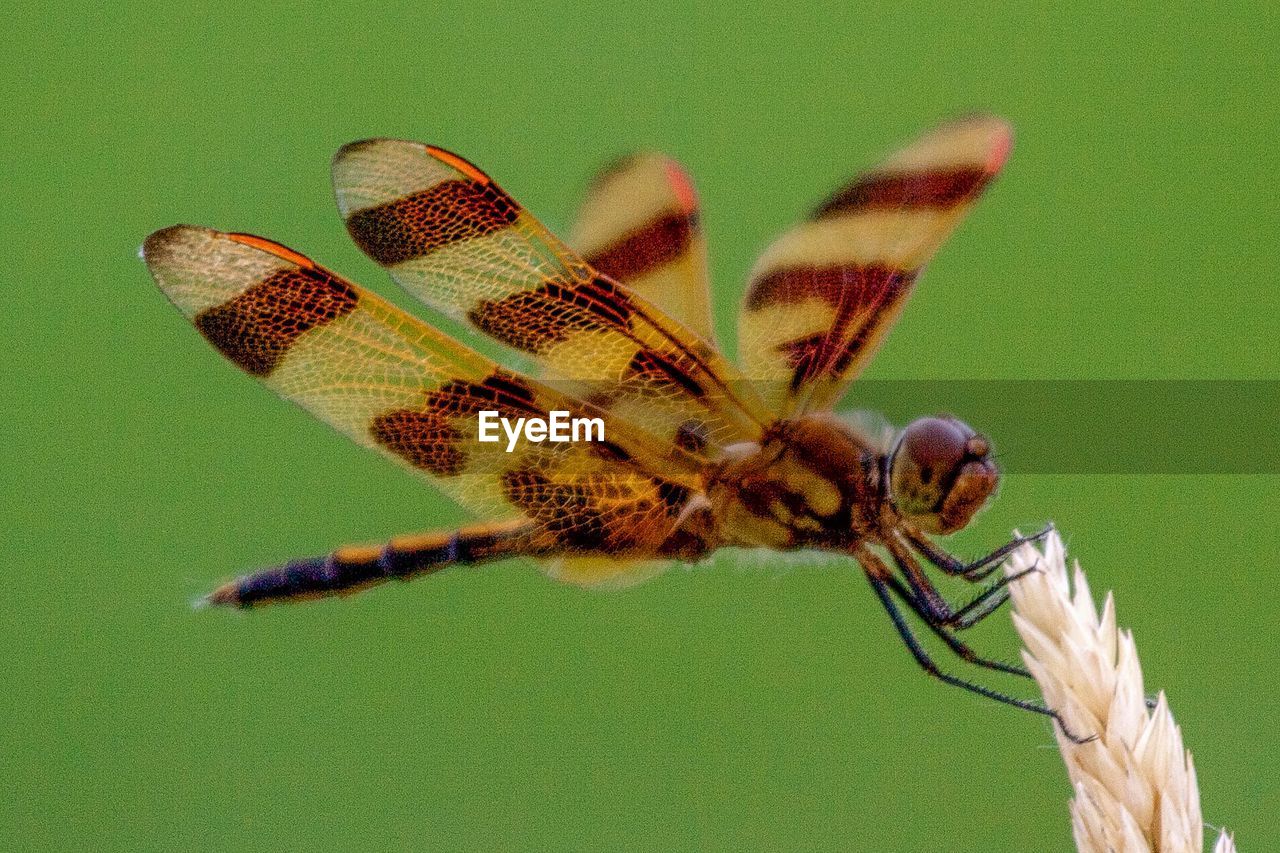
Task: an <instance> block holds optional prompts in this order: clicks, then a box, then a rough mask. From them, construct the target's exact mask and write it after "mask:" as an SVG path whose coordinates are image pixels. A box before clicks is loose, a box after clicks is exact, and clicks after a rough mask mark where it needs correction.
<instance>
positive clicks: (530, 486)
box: [143, 226, 699, 553]
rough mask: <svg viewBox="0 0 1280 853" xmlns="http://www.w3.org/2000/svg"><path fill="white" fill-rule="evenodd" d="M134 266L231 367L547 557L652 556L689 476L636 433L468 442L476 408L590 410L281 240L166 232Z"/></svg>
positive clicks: (541, 413) (692, 477) (474, 433)
mask: <svg viewBox="0 0 1280 853" xmlns="http://www.w3.org/2000/svg"><path fill="white" fill-rule="evenodd" d="M143 257H144V259H145V260H146V263H147V265H148V267H149V268H150V270H151V273H152V275H153V276H154V277H155V279H156V282H157V283H158V284H159V286H160V288H161V290H163V291H164V293H165V295H166V296H168V297H169V299H170V300H171V301H172V302H173V303H174V305H175V306H177V308H178V309H179V310H180V311H181V312H182V313H183V314H184V315H186V316H187V317H188V319H190V320H191V321H192V323H193V324H194V325H195V326H196V328H197V329H198V330H199V331H200V333H201V334H202V335H203V336H204V337H205V338H206V339H207V340H208V341H209V342H210V343H211V344H212V345H213V346H214V347H215V348H216V349H218V351H219V352H221V353H222V354H223V355H224V356H225V357H226V358H227V359H229V360H230V361H232V362H233V363H234V364H236V365H237V366H239V367H240V368H242V369H243V370H245V371H246V372H248V373H250V374H252V375H254V376H256V377H258V378H259V379H261V380H262V381H263V382H264V383H265V384H266V385H268V386H269V387H270V388H271V389H272V390H274V391H276V392H277V393H278V394H280V395H281V396H282V397H285V398H286V399H289V400H291V401H293V402H295V403H298V404H299V405H301V406H303V407H304V408H306V409H307V410H309V411H310V412H312V413H313V414H315V415H316V416H317V417H319V418H320V419H322V420H324V421H326V422H328V423H329V424H332V425H333V426H334V427H336V428H337V429H338V430H340V431H341V432H343V433H345V434H346V435H348V436H350V437H351V438H352V439H354V440H355V441H356V442H357V443H359V444H361V445H363V446H366V447H370V448H373V449H375V450H378V451H380V452H382V453H384V454H386V455H387V456H389V457H390V458H392V459H393V460H395V461H397V462H399V463H401V464H403V465H406V466H408V467H409V468H411V469H413V470H414V471H416V472H417V473H419V474H422V475H425V476H427V477H428V479H430V480H431V481H433V482H434V483H435V484H437V485H438V486H439V487H440V488H441V489H442V490H443V491H444V492H446V493H447V494H449V495H450V496H452V497H453V498H455V499H456V500H457V501H458V502H459V503H461V504H463V505H464V506H466V507H468V508H469V509H471V510H473V511H474V512H476V513H478V514H480V515H483V516H486V517H491V518H518V517H522V516H523V517H525V518H528V519H531V520H532V521H533V522H535V526H536V529H537V530H538V531H539V532H540V533H541V534H542V535H543V537H544V541H543V542H542V545H543V547H550V546H552V545H554V546H556V549H557V551H559V552H563V553H622V552H626V551H629V550H630V551H634V550H637V549H639V550H640V551H641V552H642V553H648V550H646V549H651V548H652V547H653V546H654V543H656V542H657V541H660V540H661V538H662V537H664V536H665V535H666V533H667V532H668V531H669V530H670V528H671V526H672V524H673V522H674V519H675V518H676V516H677V515H678V513H679V511H680V508H681V507H682V506H683V504H684V502H685V500H686V499H687V497H688V495H689V489H688V488H687V486H690V485H697V483H698V482H699V481H698V480H697V477H696V468H693V467H690V466H683V467H682V466H681V464H680V463H679V460H677V459H666V460H662V461H661V462H660V463H655V462H654V460H652V459H651V458H649V457H648V456H647V454H652V453H655V452H658V451H657V450H655V449H654V448H653V447H651V446H650V445H649V444H647V443H646V442H647V441H648V439H647V437H646V436H643V435H632V434H630V433H628V431H627V429H626V428H625V425H621V424H618V423H613V422H611V423H608V424H606V429H605V436H604V437H605V439H606V441H604V442H599V443H586V442H578V443H551V442H544V443H535V442H530V441H526V440H524V439H521V440H520V441H519V442H518V443H517V445H516V448H515V451H514V452H507V449H506V448H507V441H506V437H505V436H500V437H501V440H500V441H498V442H495V443H481V442H479V441H477V437H478V431H479V425H478V414H479V412H481V411H496V412H498V413H499V415H501V416H503V417H507V418H511V419H514V418H518V417H530V416H534V417H543V418H545V417H547V416H548V413H549V412H550V411H551V410H555V409H559V410H565V411H570V412H572V413H573V414H580V415H591V414H596V413H594V412H592V411H590V410H589V407H585V408H583V407H582V406H581V404H580V403H578V402H577V401H574V400H571V399H568V398H565V397H564V396H563V395H561V394H559V392H556V391H554V390H553V389H550V388H548V387H545V386H543V385H540V384H538V383H536V382H533V381H531V380H528V379H526V378H524V377H521V376H518V375H516V374H514V373H511V372H508V371H504V370H503V369H501V368H500V367H498V366H497V365H496V364H495V363H494V362H493V361H491V360H490V359H488V358H486V357H484V356H482V355H480V354H478V353H476V352H474V351H473V350H470V349H468V348H467V347H465V346H463V345H462V344H460V343H458V342H456V341H453V340H452V339H450V338H448V337H447V336H445V335H443V334H441V333H440V332H438V331H436V330H435V329H432V328H431V327H429V326H426V325H425V324H423V323H421V322H420V321H418V320H417V319H415V318H413V317H411V316H410V315H408V314H406V313H404V312H403V311H400V310H399V309H397V308H395V307H394V306H392V305H390V304H389V303H387V302H385V301H384V300H382V299H380V298H379V297H377V296H376V295H374V294H372V293H370V292H368V291H366V290H364V289H362V288H359V287H357V286H356V285H354V284H352V283H350V282H348V281H346V280H345V279H343V278H341V277H339V276H337V275H335V274H334V273H331V272H329V271H328V270H326V269H324V268H322V267H320V266H317V265H316V264H314V263H313V262H311V261H310V260H308V259H307V258H305V257H304V256H302V255H299V254H297V253H296V252H293V251H291V250H289V249H287V248H285V247H283V246H280V245H279V244H276V243H273V242H270V241H268V240H264V239H262V238H259V237H253V236H250V235H243V234H226V233H222V232H218V231H213V230H211V229H207V228H198V227H192V226H174V227H172V228H166V229H164V230H162V231H157V232H156V233H155V234H152V235H151V236H150V237H148V238H147V240H146V243H145V244H144V246H143ZM499 432H501V431H499ZM643 459H647V460H648V464H645V463H642V462H641V461H640V460H643ZM656 467H660V468H661V470H662V472H663V473H662V475H661V476H653V475H652V474H651V473H650V472H651V471H652V470H654V469H655V468H656Z"/></svg>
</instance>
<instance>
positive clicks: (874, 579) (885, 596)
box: [858, 552, 1097, 744]
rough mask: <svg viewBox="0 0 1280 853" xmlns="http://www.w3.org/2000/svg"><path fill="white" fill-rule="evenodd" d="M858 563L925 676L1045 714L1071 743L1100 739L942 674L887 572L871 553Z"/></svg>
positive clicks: (1050, 713) (1023, 703) (1036, 706)
mask: <svg viewBox="0 0 1280 853" xmlns="http://www.w3.org/2000/svg"><path fill="white" fill-rule="evenodd" d="M864 557H870V559H868V560H865V561H864ZM858 560H859V562H861V563H862V566H863V568H864V569H865V570H866V575H867V580H869V581H870V582H871V588H872V589H873V590H875V593H876V597H877V598H879V599H880V603H881V605H883V606H884V609H885V611H886V612H887V613H888V614H889V618H890V619H891V620H892V621H893V627H894V628H895V629H896V630H897V632H898V636H900V637H901V638H902V641H903V642H904V643H905V644H906V646H907V649H908V650H909V651H910V652H911V656H912V657H914V658H915V659H916V663H918V664H919V665H920V668H921V669H923V670H924V671H925V672H926V673H928V674H929V675H931V676H933V677H934V678H936V679H938V680H939V681H941V682H943V683H944V684H950V685H951V686H953V687H960V688H962V689H964V690H968V691H970V692H971V693H976V694H978V695H979V696H985V697H986V698H988V699H992V700H995V701H996V702H1002V703H1004V704H1006V705H1012V706H1013V707H1015V708H1021V709H1022V710H1024V711H1031V712H1033V713H1036V714H1043V715H1045V716H1046V717H1050V718H1052V719H1053V720H1054V721H1055V722H1056V723H1057V724H1058V726H1059V728H1061V729H1062V733H1063V735H1065V736H1066V738H1067V739H1068V740H1070V741H1071V742H1072V743H1076V744H1082V743H1088V742H1089V741H1092V740H1096V739H1097V735H1090V736H1089V737H1080V736H1079V735H1077V734H1075V733H1074V732H1072V731H1071V729H1070V728H1068V727H1067V724H1066V723H1065V722H1064V721H1063V719H1062V716H1061V715H1060V714H1059V713H1058V712H1057V711H1055V710H1053V709H1052V708H1047V707H1045V706H1044V705H1041V704H1040V703H1038V702H1033V701H1030V700H1028V699H1018V698H1017V697H1015V696H1009V695H1008V694H1005V693H1001V692H999V691H998V690H992V689H991V688H990V687H984V686H983V685H981V684H977V683H975V682H972V681H968V680H966V679H963V678H960V677H958V676H955V675H951V674H950V673H947V672H943V671H942V670H941V669H939V668H938V665H937V664H935V663H934V662H933V659H932V658H930V657H929V653H928V652H926V651H925V649H924V647H923V646H921V645H920V641H919V640H917V639H916V637H915V634H913V633H912V632H911V626H909V625H908V624H907V621H906V619H905V618H903V615H902V611H900V610H899V609H898V606H897V605H896V604H895V603H894V601H893V597H892V595H891V594H890V588H889V584H888V582H887V581H886V578H887V577H889V576H890V573H889V570H888V568H887V567H886V566H885V565H884V564H883V563H881V562H880V561H879V560H878V559H876V558H875V556H874V555H872V554H870V553H869V552H863V553H860V554H859V555H858ZM877 564H878V566H877Z"/></svg>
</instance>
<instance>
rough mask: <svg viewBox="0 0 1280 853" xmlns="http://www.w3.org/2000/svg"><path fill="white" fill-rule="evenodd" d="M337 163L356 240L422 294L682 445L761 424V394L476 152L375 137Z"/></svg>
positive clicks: (578, 390)
mask: <svg viewBox="0 0 1280 853" xmlns="http://www.w3.org/2000/svg"><path fill="white" fill-rule="evenodd" d="M333 173H334V185H335V189H336V194H337V199H338V205H339V208H340V209H341V211H342V214H343V217H344V218H345V220H346V224H347V230H348V231H349V232H350V233H351V235H352V237H353V238H354V240H355V242H356V244H357V245H358V246H360V248H361V249H362V250H364V252H365V253H366V254H368V255H369V256H370V257H371V258H373V259H374V260H375V261H377V262H378V263H380V264H382V265H383V266H384V267H385V268H386V269H387V270H388V271H389V272H390V273H391V275H392V277H393V278H395V280H396V281H397V282H399V283H400V284H401V285H402V286H403V287H404V288H405V289H406V290H408V291H409V292H410V293H412V294H414V295H415V296H417V297H418V298H420V299H422V300H423V301H424V302H426V303H427V304H428V305H431V306H432V307H434V308H436V309H437V310H439V311H441V312H443V313H445V314H447V315H450V316H452V317H455V318H457V319H459V320H462V321H464V322H468V323H470V324H472V325H473V326H475V327H476V328H477V329H479V330H480V331H481V332H483V333H485V334H487V335H489V336H490V337H492V338H494V339H496V340H498V341H500V342H501V343H503V344H506V345H507V346H510V347H513V348H514V349H517V350H520V351H522V352H524V353H527V354H530V355H532V356H534V357H535V358H536V359H538V360H539V362H540V363H541V365H542V366H543V367H544V369H545V370H546V374H547V376H548V377H550V378H552V379H558V380H561V381H564V382H569V383H572V387H573V388H574V393H575V394H577V395H579V396H581V397H582V398H584V399H588V400H590V401H591V402H593V403H594V404H596V405H598V406H600V407H602V408H607V409H609V410H610V411H613V412H615V413H617V414H618V415H619V417H621V418H622V419H624V420H627V421H630V422H633V423H635V424H636V425H637V426H638V427H639V428H641V429H644V430H646V431H647V432H649V433H651V434H652V435H654V436H655V437H658V438H660V439H662V440H664V441H667V442H671V443H674V444H679V445H680V446H682V447H684V448H685V449H686V450H687V451H688V452H690V453H694V454H704V453H705V455H706V456H710V455H711V454H710V453H709V452H707V451H706V448H707V447H708V446H713V447H718V446H723V445H726V444H729V443H732V442H735V441H741V440H747V439H754V438H756V437H758V436H759V434H760V431H761V426H762V421H763V419H764V418H763V415H762V412H761V410H760V408H759V405H758V403H756V402H755V401H754V400H752V399H747V398H745V397H743V396H742V395H743V394H744V393H745V392H744V389H742V388H740V387H735V386H736V385H738V384H739V383H736V382H735V379H736V374H735V373H734V372H733V371H732V368H731V367H730V365H729V364H728V363H727V361H726V360H725V359H724V358H723V357H722V356H721V355H720V354H719V353H717V352H716V351H715V350H713V349H712V348H711V347H710V346H709V345H708V344H707V343H706V342H705V341H703V340H701V339H700V338H699V337H698V336H697V335H693V334H690V333H689V332H688V331H687V330H685V329H683V328H682V327H681V326H680V325H679V324H678V323H676V322H675V321H673V320H671V319H670V318H669V317H667V316H666V315H664V314H663V313H662V312H661V311H660V310H659V309H658V308H657V307H656V306H654V305H653V304H652V303H650V302H648V301H647V300H645V299H644V298H643V297H641V296H639V295H638V294H636V293H634V292H633V291H631V290H630V289H629V288H628V287H627V286H626V285H624V284H621V283H619V282H617V281H614V280H613V279H610V278H608V277H607V276H603V275H601V274H600V273H598V272H597V271H596V270H595V269H593V268H592V267H591V266H590V265H589V264H587V263H586V262H585V261H583V260H582V259H581V258H580V257H578V256H577V255H576V254H574V253H573V252H572V251H570V250H569V248H568V247H567V246H565V245H564V244H563V243H561V242H560V241H559V240H558V239H557V238H556V237H555V236H553V235H552V234H551V233H550V232H549V231H548V230H547V229H546V228H545V227H544V226H543V225H542V224H541V223H540V222H538V221H537V220H536V219H535V218H534V217H533V216H532V215H531V214H529V213H528V211H526V210H524V209H523V208H522V207H520V205H518V204H517V203H516V202H515V201H514V200H513V199H512V198H511V197H510V196H509V195H508V194H507V193H506V192H505V191H503V190H502V189H501V188H500V187H499V186H498V185H497V184H495V183H494V182H493V181H492V180H491V179H490V178H489V177H488V176H487V175H485V174H484V173H483V172H481V171H480V170H479V169H478V168H476V167H475V166H473V165H471V164H470V163H468V162H466V161H465V160H463V159H462V158H460V157H458V156H457V155H454V154H450V153H449V152H446V151H443V150H441V149H438V148H434V147H431V146H428V145H422V144H420V143H415V142H402V141H396V140H385V139H381V140H369V141H365V142H358V143H353V144H351V145H348V146H346V147H344V148H343V149H342V150H341V151H339V152H338V154H337V156H336V157H335V158H334V164H333Z"/></svg>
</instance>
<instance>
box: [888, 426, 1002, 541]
mask: <svg viewBox="0 0 1280 853" xmlns="http://www.w3.org/2000/svg"><path fill="white" fill-rule="evenodd" d="M990 452H991V443H990V442H989V441H987V439H986V438H985V437H984V436H981V435H979V434H978V433H976V432H974V430H973V429H972V428H971V427H970V426H969V425H968V424H966V423H964V422H963V421H959V420H956V419H955V418H952V417H933V418H920V419H919V420H916V421H913V422H912V423H911V425H910V426H908V427H907V428H906V430H904V431H903V433H902V436H901V438H899V439H898V442H897V444H896V445H895V446H894V449H893V455H892V456H891V457H890V459H889V472H890V473H889V484H890V488H889V490H890V495H889V497H890V499H891V500H892V501H893V503H894V505H895V506H896V507H897V508H898V511H899V512H901V513H902V515H903V516H904V517H905V519H906V520H907V521H908V522H910V523H911V524H914V525H915V526H916V527H918V528H920V529H921V530H923V531H925V532H927V533H935V534H947V533H954V532H955V531H957V530H960V529H961V528H963V527H964V526H965V525H967V524H968V523H969V520H970V519H972V518H973V516H974V515H975V514H976V513H977V512H978V510H980V509H982V507H984V506H985V505H986V503H987V501H988V500H989V499H990V498H991V496H992V495H993V494H995V491H996V487H997V485H998V484H999V482H1000V472H999V471H998V470H997V469H996V465H995V463H994V462H993V461H991V458H990V455H989V454H990Z"/></svg>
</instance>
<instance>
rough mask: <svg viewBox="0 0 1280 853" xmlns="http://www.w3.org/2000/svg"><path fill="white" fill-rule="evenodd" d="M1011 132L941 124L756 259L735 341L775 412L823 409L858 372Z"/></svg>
mask: <svg viewBox="0 0 1280 853" xmlns="http://www.w3.org/2000/svg"><path fill="white" fill-rule="evenodd" d="M1011 144H1012V131H1011V129H1010V127H1009V125H1008V124H1007V123H1006V122H1005V121H1004V120H1002V119H999V118H996V117H994V116H972V117H969V118H965V119H961V120H958V121H954V122H951V123H949V124H945V125H942V126H941V127H938V128H936V129H935V130H933V131H931V132H929V133H927V134H925V135H924V136H922V137H920V138H919V139H917V140H916V141H915V142H913V143H911V144H910V145H908V146H907V147H905V148H903V149H902V150H900V151H898V152H897V153H895V154H894V155H893V156H891V157H889V158H888V159H887V160H885V161H883V162H882V163H880V164H879V165H878V166H876V167H875V168H873V169H871V170H870V171H868V172H865V173H863V174H862V175H859V176H858V177H857V178H856V179H855V180H854V181H852V182H851V183H850V184H848V185H847V186H845V187H844V188H843V189H841V190H840V191H838V192H837V193H836V194H835V195H833V196H832V197H831V198H829V199H828V200H827V201H826V202H825V203H823V204H822V205H821V206H819V207H818V209H817V210H815V211H814V213H813V214H812V215H811V216H810V217H809V218H808V219H807V220H806V221H804V222H802V223H800V224H799V225H797V226H795V227H794V228H792V229H791V230H789V231H787V232H785V233H784V234H783V235H782V236H780V237H779V238H778V239H777V240H775V241H774V242H773V243H772V244H771V245H770V246H769V247H768V248H767V249H766V250H765V251H764V253H763V254H762V255H761V257H760V259H759V260H758V261H757V262H756V266H755V269H754V270H753V272H752V275H751V283H750V286H749V288H748V290H747V296H746V299H745V301H744V304H743V307H742V310H741V313H740V314H739V317H738V340H739V349H740V352H741V355H742V363H743V366H744V371H745V373H746V375H747V376H748V377H750V378H751V379H755V380H761V382H760V385H761V387H762V388H763V389H764V391H763V394H764V396H765V397H766V405H768V406H770V407H771V408H772V410H773V411H776V412H778V413H779V414H780V415H782V416H784V417H785V416H794V415H796V414H801V413H804V412H806V411H815V410H824V409H829V408H831V407H832V406H834V405H835V404H836V402H838V400H839V398H840V396H841V395H842V394H843V393H844V391H845V389H846V388H847V387H848V384H849V383H850V382H851V381H853V379H854V378H855V377H856V376H857V375H858V373H859V372H860V371H861V370H862V368H863V367H865V365H866V363H867V361H868V360H869V359H870V358H871V356H872V355H873V354H874V352H875V350H876V348H877V347H878V346H879V344H880V341H881V340H882V338H883V337H884V335H885V333H886V332H887V331H888V330H889V328H890V327H891V326H892V325H893V322H894V321H895V320H896V319H897V317H898V314H899V313H900V312H901V310H902V308H903V306H904V304H905V303H906V300H907V297H908V296H909V295H910V293H911V290H912V288H913V286H914V284H915V282H916V280H917V279H918V278H919V276H920V273H921V271H922V270H923V268H924V265H925V264H926V263H927V262H928V261H929V259H930V258H932V257H933V255H934V253H935V252H936V251H937V249H938V247H939V246H941V245H942V242H943V241H944V240H945V239H946V238H947V236H948V235H950V233H951V232H952V230H954V229H955V227H956V225H957V224H959V222H960V220H961V219H962V218H963V217H964V215H965V214H966V213H968V212H969V209H970V208H971V207H972V206H973V203H974V202H975V201H976V200H977V199H978V197H979V196H980V195H981V194H982V192H983V190H984V189H986V187H987V185H988V183H990V181H991V179H992V178H994V177H995V176H996V174H997V173H999V171H1000V169H1001V167H1002V166H1003V165H1004V161H1005V158H1006V157H1007V156H1008V153H1009V148H1010V146H1011Z"/></svg>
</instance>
